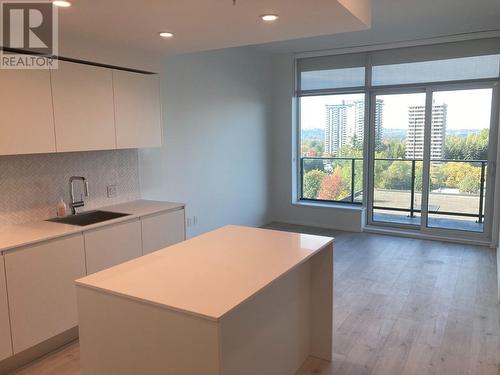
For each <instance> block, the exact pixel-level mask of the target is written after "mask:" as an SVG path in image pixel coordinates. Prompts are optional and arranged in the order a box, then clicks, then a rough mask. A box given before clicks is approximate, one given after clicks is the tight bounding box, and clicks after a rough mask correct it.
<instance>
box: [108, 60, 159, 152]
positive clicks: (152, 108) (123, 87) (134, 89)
mask: <svg viewBox="0 0 500 375" xmlns="http://www.w3.org/2000/svg"><path fill="white" fill-rule="evenodd" d="M113 90H114V108H115V121H116V146H117V148H134V147H156V146H161V144H162V130H161V109H160V84H159V79H158V76H157V75H155V74H137V73H131V72H126V71H119V70H114V71H113Z"/></svg>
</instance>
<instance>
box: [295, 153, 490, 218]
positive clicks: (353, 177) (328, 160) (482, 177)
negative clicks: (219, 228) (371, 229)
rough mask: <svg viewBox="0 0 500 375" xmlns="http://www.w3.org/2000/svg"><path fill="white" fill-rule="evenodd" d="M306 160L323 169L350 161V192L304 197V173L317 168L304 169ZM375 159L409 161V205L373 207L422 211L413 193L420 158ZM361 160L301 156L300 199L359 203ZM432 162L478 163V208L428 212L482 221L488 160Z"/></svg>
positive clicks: (440, 161) (441, 161) (412, 211)
mask: <svg viewBox="0 0 500 375" xmlns="http://www.w3.org/2000/svg"><path fill="white" fill-rule="evenodd" d="M308 161H321V162H322V163H323V169H322V170H323V171H324V169H325V167H326V165H328V164H329V163H330V164H334V163H337V162H350V168H351V180H350V190H351V194H350V195H349V196H348V197H346V198H343V199H340V200H327V199H318V198H311V197H304V175H305V173H307V172H308V171H310V170H313V169H318V168H315V166H314V165H313V166H312V167H311V168H309V170H306V169H307V168H306V165H305V164H306V163H307V162H308ZM377 161H387V162H411V176H410V189H409V190H410V207H409V208H400V207H388V206H378V205H377V206H374V207H373V208H374V209H378V210H387V211H400V212H408V213H409V216H410V217H415V214H416V213H420V212H422V210H421V209H419V208H417V207H416V206H415V194H416V191H415V190H416V177H417V176H416V175H417V162H422V159H406V158H405V159H396V158H376V159H375V162H377ZM357 162H363V159H362V158H345V157H339V158H331V157H302V158H301V161H300V175H301V183H300V188H301V194H300V199H301V200H306V201H318V202H335V203H351V204H361V202H357V201H355V199H356V197H357V196H360V195H361V194H363V190H362V189H361V190H359V191H356V177H357V176H356V163H357ZM431 162H432V163H468V164H480V168H481V173H480V181H479V209H478V213H477V214H473V213H467V212H453V211H439V210H428V213H430V214H437V215H446V216H461V217H476V218H477V222H478V223H482V222H483V221H484V197H485V186H486V167H487V165H488V162H487V161H486V160H452V159H433V160H431Z"/></svg>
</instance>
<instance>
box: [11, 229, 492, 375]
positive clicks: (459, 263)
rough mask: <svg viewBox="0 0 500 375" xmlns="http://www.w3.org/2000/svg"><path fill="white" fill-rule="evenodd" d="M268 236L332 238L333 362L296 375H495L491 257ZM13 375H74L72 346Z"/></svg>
mask: <svg viewBox="0 0 500 375" xmlns="http://www.w3.org/2000/svg"><path fill="white" fill-rule="evenodd" d="M268 227H270V228H275V229H283V230H296V231H303V232H311V233H317V234H323V235H335V237H336V245H335V302H334V306H335V307H334V314H335V315H334V326H335V328H334V329H335V332H334V360H333V362H332V363H327V362H324V361H320V360H317V359H312V358H311V359H309V360H308V361H307V362H306V363H305V364H304V366H303V368H302V369H301V370H300V371H299V372H298V373H297V374H296V375H313V374H314V375H461V374H463V375H499V374H500V305H499V304H498V303H497V279H496V258H495V252H494V251H493V250H491V249H489V248H485V247H476V246H468V245H459V244H450V243H444V242H434V241H423V240H416V239H407V238H398V237H389V236H382V235H374V234H360V233H346V232H342V233H341V232H335V233H333V232H331V231H325V230H314V229H311V228H305V227H298V226H290V225H280V224H271V225H269V226H268ZM15 374H16V375H34V374H36V375H79V374H80V370H79V350H78V344H77V343H75V344H72V345H69V346H67V347H65V348H63V349H62V350H60V351H58V352H56V353H54V354H51V355H49V356H47V357H45V358H43V359H41V360H39V361H37V362H35V363H33V364H31V365H30V366H27V367H25V368H24V369H21V370H19V371H17V372H16V373H15ZM200 375H201V374H200ZM255 375H258V374H255Z"/></svg>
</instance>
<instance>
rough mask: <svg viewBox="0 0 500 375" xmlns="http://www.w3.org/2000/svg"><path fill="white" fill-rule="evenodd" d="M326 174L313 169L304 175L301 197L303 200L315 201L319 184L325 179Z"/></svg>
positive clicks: (319, 187)
mask: <svg viewBox="0 0 500 375" xmlns="http://www.w3.org/2000/svg"><path fill="white" fill-rule="evenodd" d="M326 176H327V175H326V173H325V172H323V171H320V170H318V169H313V170H312V171H309V172H307V173H306V174H305V175H304V185H303V195H304V198H308V199H317V198H318V194H319V190H320V189H321V183H322V182H323V179H324V178H325V177H326Z"/></svg>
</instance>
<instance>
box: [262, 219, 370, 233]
mask: <svg viewBox="0 0 500 375" xmlns="http://www.w3.org/2000/svg"><path fill="white" fill-rule="evenodd" d="M273 223H277V224H290V225H300V226H303V227H312V228H318V229H327V230H333V231H338V232H351V233H361V230H359V229H354V228H352V227H343V226H339V225H336V226H326V225H324V224H316V223H311V222H307V223H305V222H301V221H294V220H286V221H283V220H272V221H269V222H268V223H266V224H264V225H263V227H264V226H266V225H270V224H273Z"/></svg>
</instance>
